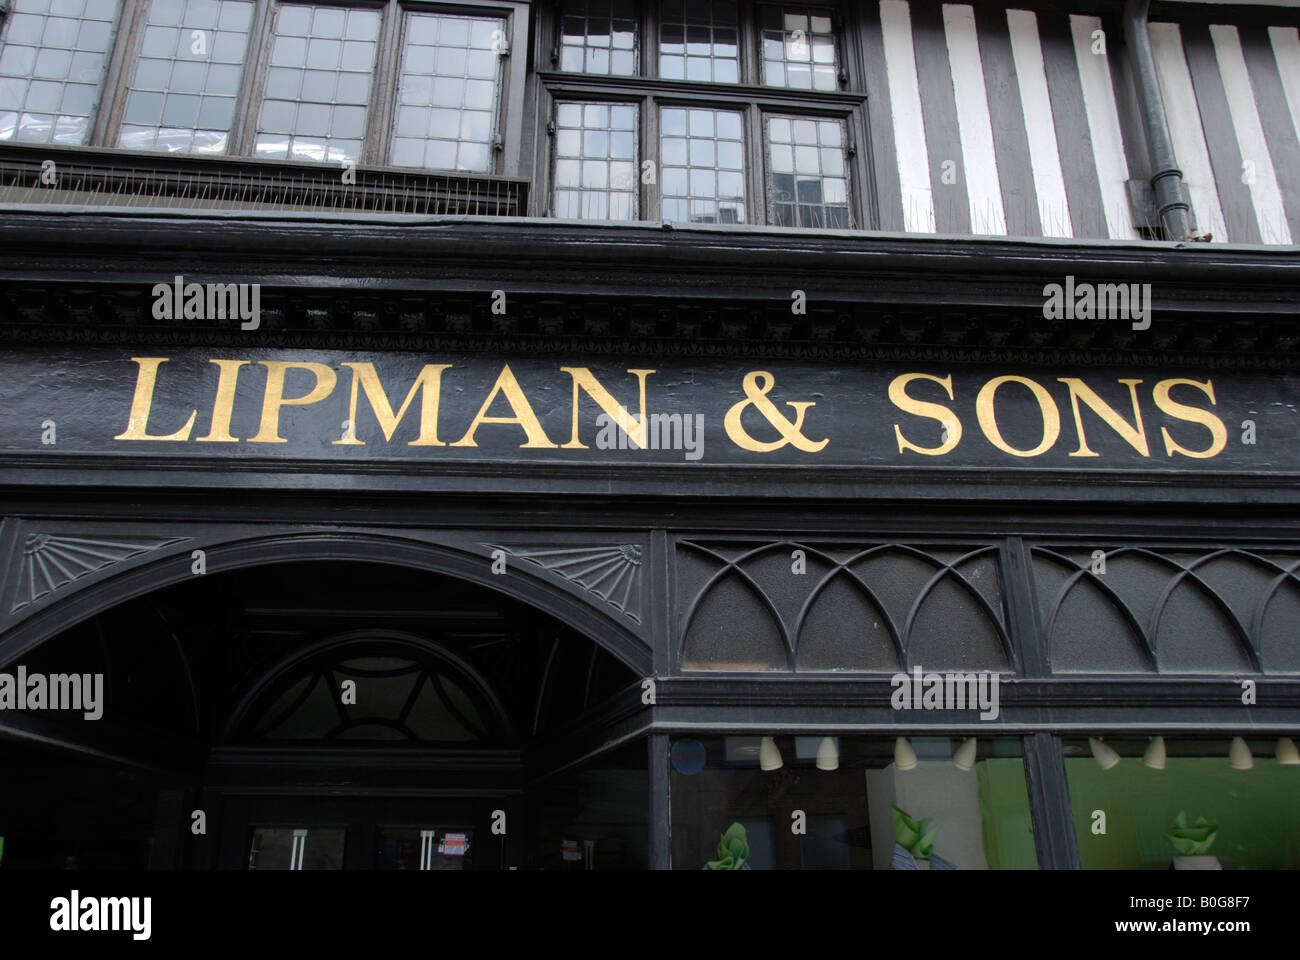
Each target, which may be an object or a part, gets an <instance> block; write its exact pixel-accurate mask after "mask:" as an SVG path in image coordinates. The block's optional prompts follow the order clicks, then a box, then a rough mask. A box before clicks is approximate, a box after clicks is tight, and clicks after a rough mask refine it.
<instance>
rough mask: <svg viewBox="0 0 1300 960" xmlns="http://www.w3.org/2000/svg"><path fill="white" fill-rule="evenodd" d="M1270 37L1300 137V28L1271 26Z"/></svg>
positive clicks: (1298, 136)
mask: <svg viewBox="0 0 1300 960" xmlns="http://www.w3.org/2000/svg"><path fill="white" fill-rule="evenodd" d="M1268 38H1269V40H1270V41H1271V42H1272V44H1273V59H1275V60H1276V61H1277V72H1278V74H1279V75H1280V76H1281V77H1282V91H1283V92H1284V93H1285V94H1286V105H1287V107H1289V108H1290V110H1291V123H1293V124H1294V125H1295V135H1296V137H1297V138H1300V28H1296V27H1269V28H1268Z"/></svg>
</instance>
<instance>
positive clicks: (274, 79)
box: [0, 0, 635, 173]
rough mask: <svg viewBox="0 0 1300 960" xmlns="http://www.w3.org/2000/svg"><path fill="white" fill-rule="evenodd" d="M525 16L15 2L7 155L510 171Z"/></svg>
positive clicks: (465, 9)
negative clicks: (510, 64) (83, 150)
mask: <svg viewBox="0 0 1300 960" xmlns="http://www.w3.org/2000/svg"><path fill="white" fill-rule="evenodd" d="M517 6H519V5H518V4H512V3H510V2H502V3H500V4H459V5H456V6H455V7H447V8H441V7H440V6H438V5H430V4H423V3H422V4H419V5H418V7H417V6H415V5H409V6H408V4H406V3H404V2H402V0H387V2H386V3H380V4H376V3H370V2H366V3H362V2H337V3H335V2H295V0H140V2H138V3H136V4H128V5H127V7H126V8H120V0H15V5H14V9H13V13H12V15H10V16H9V17H7V18H6V20H5V22H4V24H3V31H2V32H0V140H15V141H20V142H30V143H58V144H66V145H72V146H75V145H83V144H90V145H100V146H116V147H120V148H122V149H125V150H137V151H156V152H166V153H189V154H207V155H228V156H244V157H256V158H264V159H269V160H305V161H314V162H328V163H363V162H364V163H371V164H381V165H392V166H400V167H418V168H424V169H430V170H448V171H465V172H472V173H494V172H500V171H499V170H498V169H497V168H498V166H499V163H498V160H499V154H500V151H501V148H502V146H503V143H502V113H503V88H504V86H505V73H506V70H505V66H504V65H505V62H506V58H507V56H508V55H509V52H510V47H511V43H512V37H511V32H512V29H513V23H514V20H515V14H514V13H513V12H512V10H513V8H514V7H517ZM478 7H481V8H482V12H481V13H476V12H475V8H478ZM123 9H125V11H126V12H125V13H123ZM123 17H125V18H126V19H123ZM604 22H605V23H606V24H608V23H609V20H608V18H606V19H605V21H604ZM605 30H606V36H605V39H606V41H607V49H608V46H609V43H613V42H617V43H623V40H622V39H621V35H616V36H614V37H612V38H611V37H610V36H609V27H608V26H606V27H605ZM634 45H635V44H634V41H632V42H629V43H628V50H629V52H633V56H634ZM620 62H621V61H620ZM519 76H520V77H522V73H520V75H519ZM106 77H119V78H120V79H118V80H115V81H114V82H113V83H109V84H107V85H106V83H105V78H106Z"/></svg>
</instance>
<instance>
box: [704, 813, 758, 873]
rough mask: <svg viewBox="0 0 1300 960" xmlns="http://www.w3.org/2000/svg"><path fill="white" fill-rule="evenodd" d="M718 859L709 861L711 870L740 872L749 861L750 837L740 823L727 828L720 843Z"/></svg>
mask: <svg viewBox="0 0 1300 960" xmlns="http://www.w3.org/2000/svg"><path fill="white" fill-rule="evenodd" d="M718 858H719V859H717V860H710V861H709V869H710V870H739V869H740V868H741V866H743V865H744V863H745V861H746V860H747V859H749V837H748V836H747V835H746V833H745V828H744V827H743V826H742V825H741V824H739V823H733V824H732V825H731V826H729V827H727V829H726V831H725V832H724V833H723V834H722V839H721V840H719V841H718Z"/></svg>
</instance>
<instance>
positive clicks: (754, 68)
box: [736, 3, 761, 86]
mask: <svg viewBox="0 0 1300 960" xmlns="http://www.w3.org/2000/svg"><path fill="white" fill-rule="evenodd" d="M758 33H759V30H758V11H757V10H756V9H755V7H754V5H753V4H750V3H739V4H737V10H736V55H737V57H739V58H740V64H739V69H738V71H737V73H738V74H739V76H740V82H741V83H742V84H747V85H750V86H757V85H758V84H759V83H760V82H761V80H760V79H759V76H758V60H759V56H758V54H759V50H758Z"/></svg>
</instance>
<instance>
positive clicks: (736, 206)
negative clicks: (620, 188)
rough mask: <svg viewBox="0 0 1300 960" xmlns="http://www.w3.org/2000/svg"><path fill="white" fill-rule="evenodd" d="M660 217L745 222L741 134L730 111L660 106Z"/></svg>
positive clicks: (737, 119)
mask: <svg viewBox="0 0 1300 960" xmlns="http://www.w3.org/2000/svg"><path fill="white" fill-rule="evenodd" d="M659 123H660V131H661V135H662V139H661V155H662V168H663V169H662V180H661V182H662V192H663V219H664V220H678V221H689V222H691V223H744V222H745V174H744V169H745V164H744V146H745V145H744V134H743V132H742V123H741V114H740V113H738V112H736V111H732V110H713V109H708V108H696V107H689V108H687V107H665V108H663V110H662V111H661V113H660V120H659Z"/></svg>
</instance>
